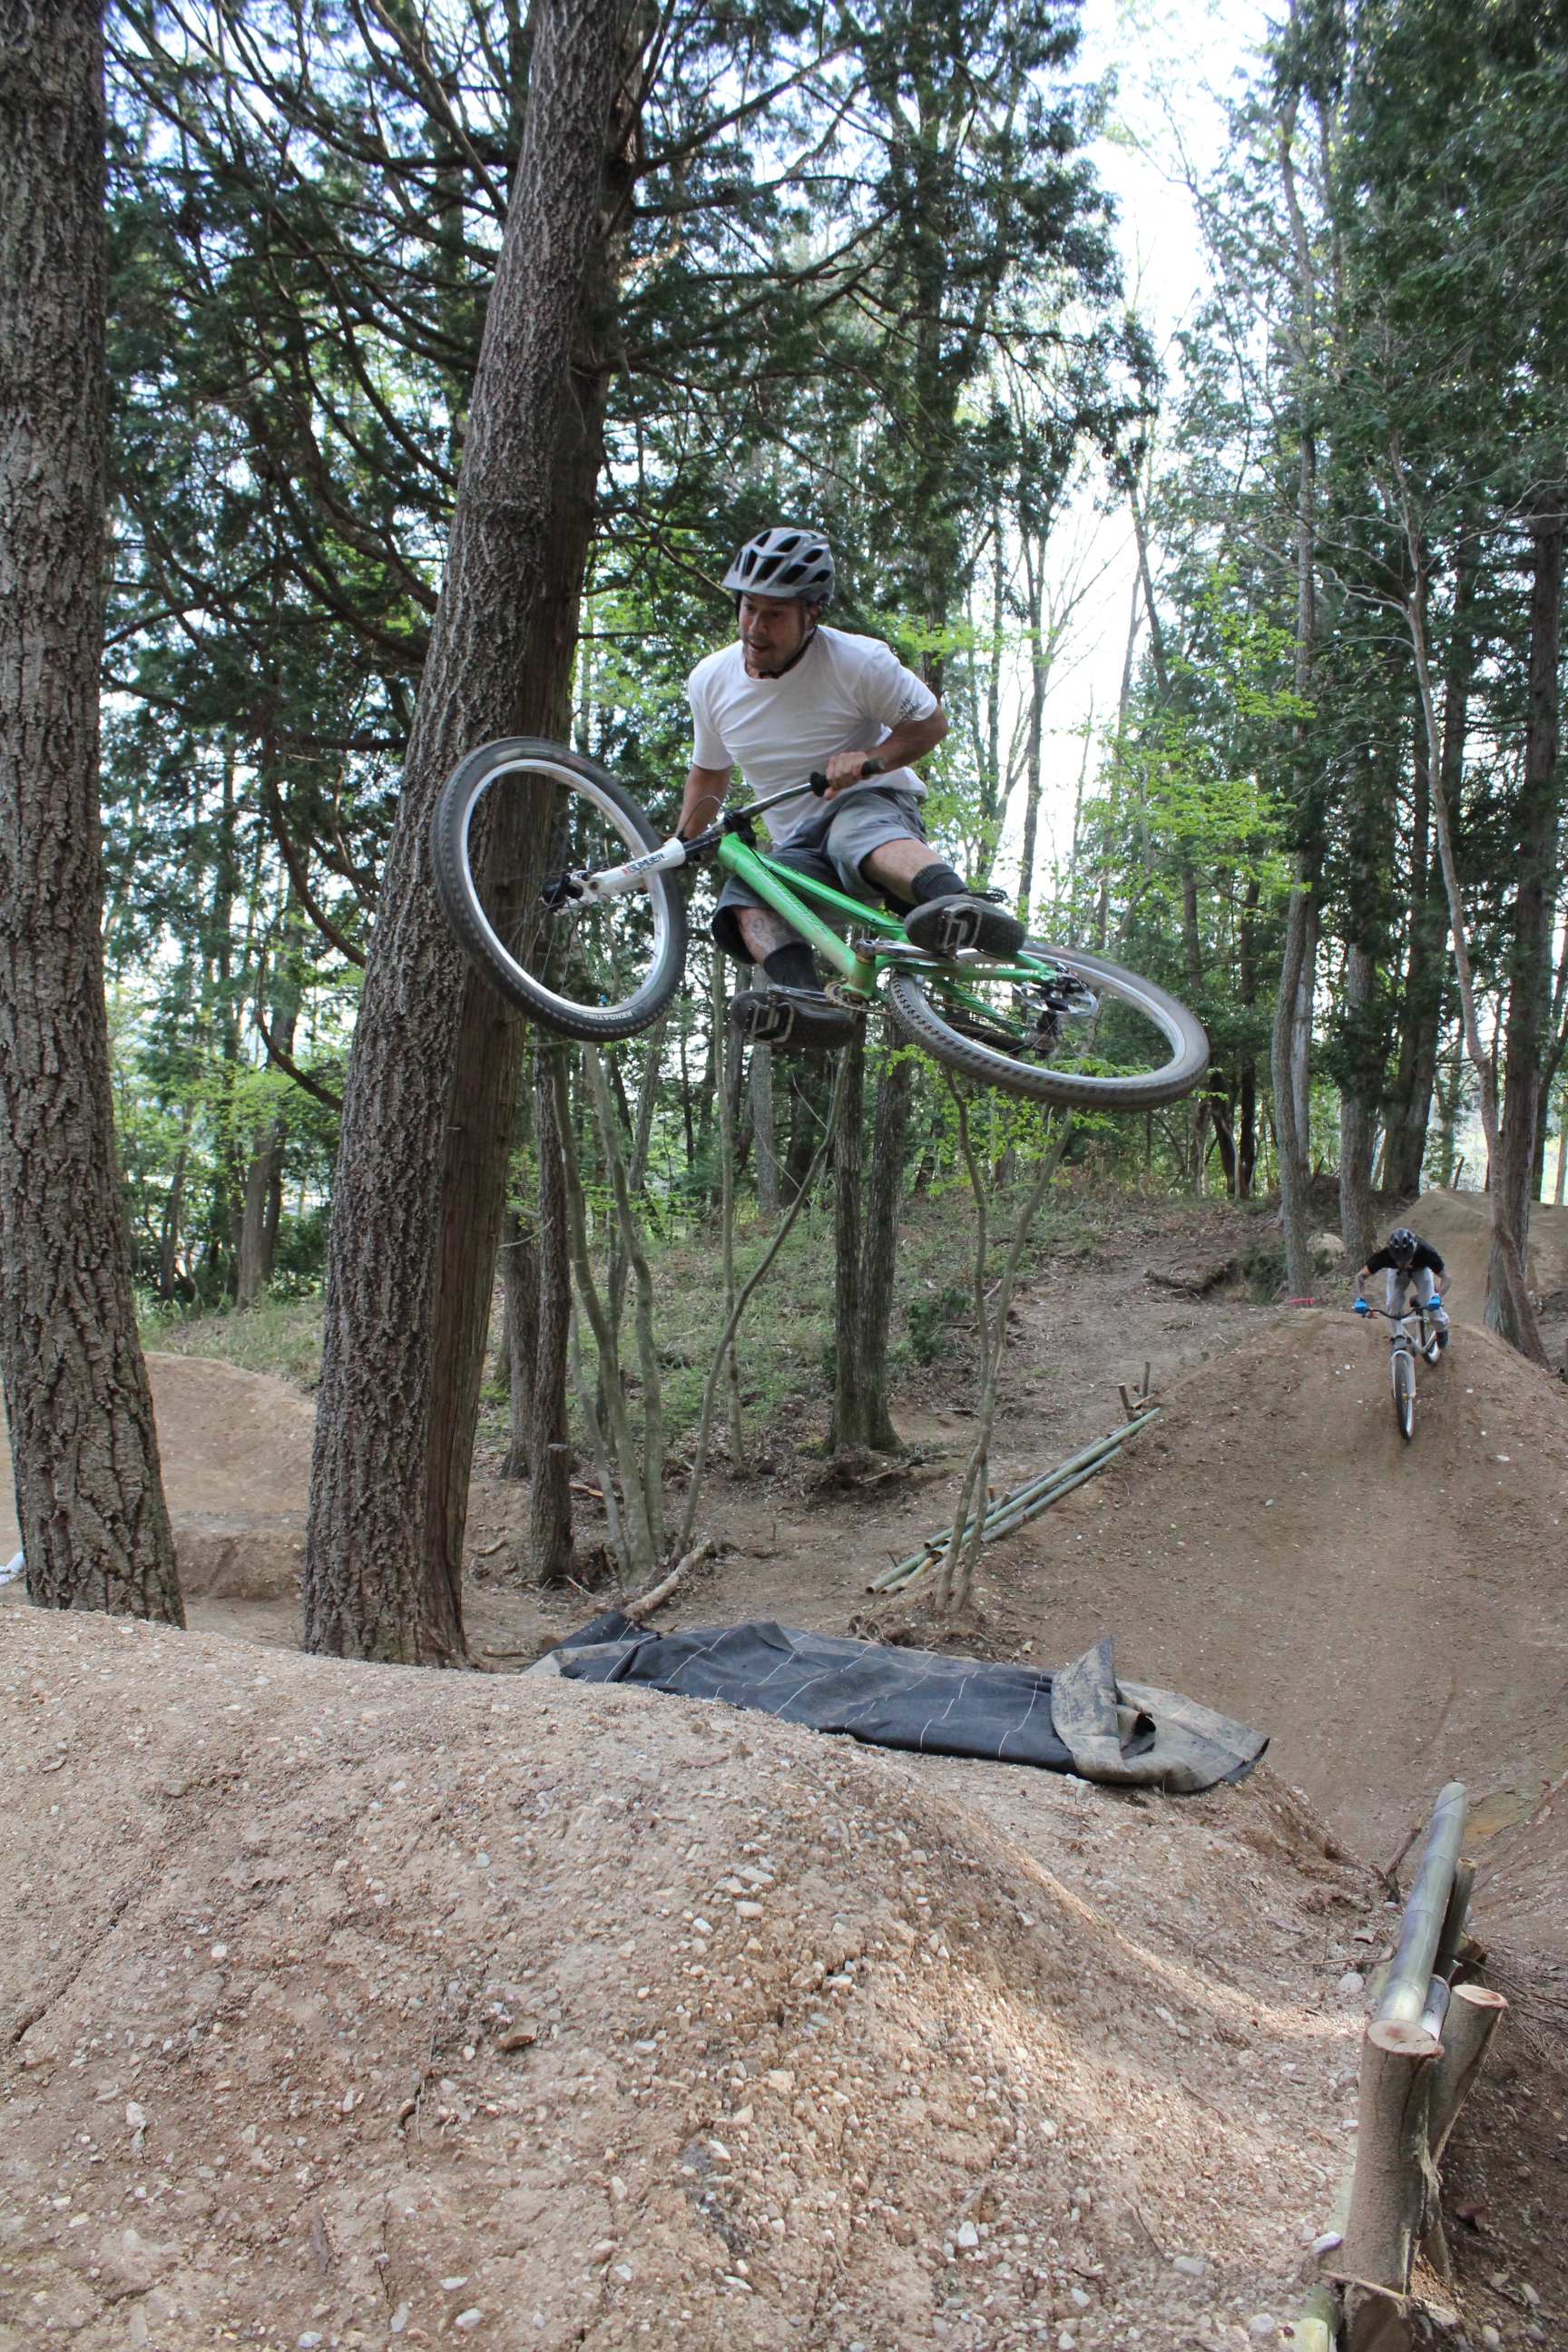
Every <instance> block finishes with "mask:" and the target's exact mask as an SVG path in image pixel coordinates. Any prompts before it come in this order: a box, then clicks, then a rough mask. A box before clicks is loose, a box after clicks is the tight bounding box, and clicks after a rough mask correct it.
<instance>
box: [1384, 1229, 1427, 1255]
mask: <svg viewBox="0 0 1568 2352" xmlns="http://www.w3.org/2000/svg"><path fill="white" fill-rule="evenodd" d="M1420 1246H1421V1243H1420V1238H1419V1236H1418V1235H1417V1234H1413V1233H1412V1232H1411V1230H1410V1228H1409V1226H1408V1225H1395V1226H1394V1231H1393V1232H1392V1233H1391V1234H1389V1236H1388V1239H1387V1240H1386V1241H1385V1242H1384V1249H1385V1250H1386V1251H1387V1252H1388V1255H1389V1256H1390V1257H1391V1258H1393V1260H1394V1264H1395V1265H1412V1264H1413V1263H1414V1262H1415V1253H1416V1251H1417V1250H1418V1249H1419V1248H1420Z"/></svg>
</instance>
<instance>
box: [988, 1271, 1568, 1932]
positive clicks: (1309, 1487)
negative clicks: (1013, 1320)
mask: <svg viewBox="0 0 1568 2352" xmlns="http://www.w3.org/2000/svg"><path fill="white" fill-rule="evenodd" d="M1386 1328H1387V1327H1386V1326H1380V1325H1378V1324H1376V1323H1371V1324H1366V1325H1363V1324H1362V1323H1360V1322H1358V1321H1357V1320H1356V1319H1355V1318H1353V1317H1352V1316H1351V1315H1349V1314H1345V1313H1328V1312H1323V1311H1319V1310H1306V1311H1303V1310H1300V1309H1296V1310H1293V1311H1287V1312H1284V1313H1281V1314H1280V1315H1279V1317H1278V1318H1273V1319H1272V1320H1271V1321H1270V1322H1269V1323H1268V1325H1267V1326H1266V1327H1265V1328H1263V1329H1262V1330H1261V1331H1259V1332H1258V1333H1256V1334H1255V1335H1253V1336H1251V1337H1249V1338H1247V1339H1245V1340H1243V1341H1242V1342H1241V1343H1240V1344H1239V1345H1238V1346H1237V1347H1236V1348H1234V1349H1230V1350H1229V1351H1228V1352H1227V1353H1226V1354H1225V1355H1223V1356H1220V1357H1217V1358H1215V1360H1212V1361H1210V1362H1209V1363H1206V1364H1204V1365H1202V1366H1201V1367H1199V1368H1198V1369H1197V1370H1195V1371H1194V1372H1192V1373H1190V1374H1188V1376H1187V1377H1186V1378H1185V1379H1184V1381H1181V1382H1180V1383H1179V1384H1178V1386H1177V1387H1176V1388H1175V1390H1174V1391H1173V1393H1172V1396H1171V1398H1170V1401H1169V1403H1168V1406H1167V1408H1166V1411H1165V1412H1163V1415H1162V1416H1161V1418H1160V1420H1159V1421H1158V1422H1157V1423H1155V1424H1154V1425H1153V1426H1152V1428H1151V1429H1150V1430H1149V1431H1148V1433H1146V1434H1145V1435H1144V1436H1143V1437H1142V1438H1141V1439H1140V1440H1139V1441H1138V1443H1137V1444H1136V1445H1135V1446H1131V1447H1129V1448H1128V1450H1127V1451H1126V1452H1125V1453H1124V1454H1122V1455H1121V1457H1120V1461H1119V1464H1118V1466H1117V1467H1116V1468H1115V1469H1114V1470H1113V1471H1111V1472H1109V1473H1108V1474H1107V1475H1105V1476H1104V1477H1102V1478H1100V1479H1099V1480H1097V1481H1096V1482H1095V1483H1094V1484H1093V1485H1091V1486H1086V1487H1084V1488H1083V1489H1081V1490H1080V1492H1079V1495H1078V1496H1074V1497H1072V1498H1070V1500H1069V1502H1068V1503H1067V1504H1065V1505H1063V1506H1062V1507H1059V1508H1058V1509H1057V1510H1055V1511H1051V1512H1048V1513H1047V1515H1046V1517H1044V1518H1042V1519H1039V1520H1037V1522H1036V1523H1035V1525H1034V1526H1033V1527H1032V1528H1030V1529H1028V1530H1027V1531H1026V1534H1025V1535H1024V1536H1022V1537H1020V1538H1016V1539H1015V1550H1014V1561H1015V1572H1016V1573H1017V1574H1018V1576H1019V1580H1020V1581H1021V1580H1023V1579H1024V1577H1025V1576H1026V1577H1027V1578H1028V1580H1031V1581H1032V1582H1034V1583H1036V1584H1037V1583H1039V1581H1040V1580H1041V1567H1040V1564H1041V1563H1043V1564H1044V1568H1045V1582H1046V1585H1047V1591H1048V1592H1052V1594H1053V1598H1052V1599H1051V1600H1050V1601H1049V1603H1048V1611H1047V1613H1048V1625H1049V1632H1048V1641H1049V1647H1050V1649H1051V1650H1052V1652H1053V1653H1057V1654H1061V1655H1063V1656H1071V1655H1074V1654H1076V1652H1077V1651H1078V1650H1079V1649H1081V1648H1083V1647H1085V1646H1086V1645H1087V1643H1089V1641H1091V1640H1093V1639H1094V1638H1095V1636H1096V1635H1097V1634H1099V1633H1101V1632H1103V1631H1105V1630H1107V1629H1108V1628H1113V1629H1114V1631H1115V1634H1116V1647H1117V1660H1118V1665H1119V1670H1120V1671H1121V1672H1122V1673H1124V1674H1126V1675H1132V1676H1137V1677H1140V1678H1143V1679H1147V1680H1149V1681H1152V1682H1157V1683H1163V1684H1167V1685H1171V1686H1172V1687H1174V1688H1176V1689H1180V1690H1185V1691H1191V1692H1192V1693H1194V1696H1198V1697H1201V1698H1202V1699H1203V1700H1204V1701H1205V1703H1207V1704H1208V1705H1210V1706H1218V1707H1222V1708H1224V1709H1225V1710H1226V1712H1227V1713H1229V1714H1234V1715H1236V1716H1238V1717H1241V1718H1242V1719H1243V1720H1245V1721H1247V1722H1250V1723H1257V1724H1259V1725H1261V1726H1263V1727H1265V1728H1266V1729H1267V1730H1268V1733H1269V1734H1270V1738H1271V1741H1272V1745H1271V1747H1270V1749H1269V1761H1270V1763H1271V1764H1272V1765H1273V1766H1274V1767H1275V1769H1277V1770H1278V1771H1279V1773H1280V1774H1281V1776H1282V1777H1283V1778H1284V1779H1286V1780H1291V1781H1298V1782H1300V1784H1301V1785H1302V1786H1304V1787H1305V1788H1306V1790H1308V1791H1309V1793H1310V1796H1311V1799H1312V1801H1313V1802H1314V1803H1315V1804H1318V1805H1320V1806H1321V1808H1322V1809H1323V1811H1325V1812H1326V1813H1327V1814H1328V1816H1329V1817H1330V1819H1331V1821H1332V1822H1334V1824H1335V1826H1336V1828H1338V1829H1339V1830H1340V1831H1341V1832H1342V1835H1343V1836H1344V1837H1345V1839H1346V1841H1347V1843H1350V1844H1351V1845H1352V1846H1353V1847H1354V1848H1355V1849H1356V1850H1357V1851H1358V1852H1361V1853H1370V1854H1373V1855H1376V1856H1383V1855H1386V1854H1389V1853H1393V1852H1394V1849H1395V1847H1396V1846H1397V1845H1398V1843H1400V1840H1401V1839H1402V1837H1403V1836H1404V1834H1405V1831H1406V1830H1407V1829H1408V1827H1409V1826H1410V1824H1411V1823H1412V1822H1414V1821H1415V1819H1416V1818H1417V1816H1424V1814H1425V1811H1426V1808H1427V1807H1428V1806H1429V1805H1430V1803H1431V1800H1432V1797H1433V1795H1434V1793H1435V1792H1436V1790H1437V1789H1438V1788H1439V1787H1440V1786H1441V1784H1442V1783H1443V1782H1444V1781H1445V1780H1464V1781H1466V1782H1468V1785H1469V1788H1470V1790H1471V1799H1472V1806H1473V1808H1474V1815H1473V1821H1474V1832H1475V1833H1477V1834H1479V1835H1481V1836H1484V1835H1485V1833H1486V1832H1487V1830H1488V1829H1489V1828H1493V1829H1495V1828H1497V1827H1499V1826H1500V1825H1501V1824H1502V1823H1503V1822H1505V1821H1506V1820H1510V1819H1513V1818H1517V1817H1518V1816H1519V1815H1521V1814H1522V1813H1523V1812H1525V1811H1528V1810H1529V1808H1530V1806H1531V1803H1532V1802H1534V1801H1538V1800H1539V1798H1540V1796H1541V1794H1542V1791H1543V1790H1545V1789H1546V1788H1547V1787H1548V1786H1549V1785H1550V1784H1551V1783H1552V1781H1553V1780H1556V1779H1557V1778H1558V1777H1559V1776H1560V1775H1561V1774H1562V1773H1563V1771H1564V1770H1565V1769H1568V1693H1565V1690H1564V1677H1563V1551H1564V1547H1565V1544H1568V1534H1565V1532H1564V1530H1565V1527H1568V1393H1565V1391H1564V1390H1563V1385H1562V1383H1561V1382H1559V1381H1553V1380H1552V1379H1550V1378H1549V1377H1548V1376H1547V1375H1546V1374H1544V1373H1542V1372H1539V1371H1537V1370H1535V1369H1534V1368H1533V1367H1532V1366H1531V1365H1530V1364H1528V1363H1526V1362H1525V1361H1524V1360H1523V1359H1522V1358H1521V1357H1520V1356H1518V1355H1517V1354H1515V1353H1514V1352H1513V1351H1512V1350H1511V1349H1509V1348H1507V1347H1505V1346H1504V1345H1503V1344H1502V1342H1501V1341H1500V1340H1498V1339H1493V1338H1491V1337H1490V1336H1489V1334H1487V1333H1486V1332H1484V1331H1479V1330H1477V1329H1475V1328H1466V1327H1462V1326H1458V1327H1456V1328H1455V1331H1454V1336H1453V1340H1452V1343H1451V1345H1450V1347H1449V1349H1448V1350H1447V1355H1446V1356H1445V1357H1444V1359H1443V1360H1441V1361H1440V1362H1439V1363H1438V1364H1437V1365H1436V1366H1434V1367H1431V1368H1428V1367H1427V1366H1426V1365H1425V1364H1423V1365H1422V1366H1421V1367H1420V1368H1419V1391H1418V1396H1417V1401H1416V1416H1415V1438H1414V1440H1413V1441H1412V1442H1411V1443H1409V1444H1406V1443H1405V1440H1404V1439H1403V1438H1402V1437H1401V1436H1400V1434H1399V1433H1398V1430H1397V1428H1396V1426H1395V1423H1394V1411H1393V1406H1392V1403H1391V1400H1390V1391H1389V1377H1388V1341H1387V1338H1386V1336H1385V1334H1386ZM1559 1929H1568V1920H1565V1921H1562V1922H1559ZM1554 1932H1556V1931H1554ZM1564 1942H1565V1944H1568V1935H1565V1937H1564Z"/></svg>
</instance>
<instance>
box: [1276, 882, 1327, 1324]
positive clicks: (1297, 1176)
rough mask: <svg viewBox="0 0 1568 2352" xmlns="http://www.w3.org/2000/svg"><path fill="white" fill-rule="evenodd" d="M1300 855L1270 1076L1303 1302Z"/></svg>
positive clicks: (1308, 934)
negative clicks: (1299, 1081)
mask: <svg viewBox="0 0 1568 2352" xmlns="http://www.w3.org/2000/svg"><path fill="white" fill-rule="evenodd" d="M1313 865H1315V861H1312V862H1311V863H1309V858H1308V856H1307V853H1306V852H1305V851H1302V852H1299V853H1298V856H1297V859H1296V873H1295V877H1294V880H1293V882H1292V884H1291V889H1290V903H1289V911H1288V913H1287V915H1286V918H1285V949H1284V953H1283V955H1282V956H1281V958H1280V962H1279V1002H1278V1003H1277V1005H1276V1007H1275V1012H1274V1035H1273V1040H1272V1048H1271V1053H1270V1074H1271V1076H1272V1079H1273V1087H1274V1142H1275V1150H1276V1151H1277V1153H1278V1156H1279V1207H1280V1213H1281V1215H1282V1218H1283V1222H1284V1226H1285V1279H1286V1283H1287V1285H1288V1286H1289V1290H1290V1293H1291V1295H1292V1297H1298V1298H1300V1297H1305V1296H1306V1295H1307V1294H1308V1292H1309V1291H1310V1288H1311V1283H1312V1255H1311V1249H1310V1237H1311V1236H1310V1226H1311V1213H1310V1201H1309V1198H1308V1178H1309V1176H1310V1172H1311V1171H1310V1168H1309V1166H1308V1161H1307V1151H1308V1145H1309V1143H1310V1134H1309V1132H1308V1131H1307V1130H1306V1129H1305V1126H1304V1123H1303V1122H1302V1121H1301V1120H1300V1118H1299V1117H1298V1108H1297V1078H1298V1069H1297V1062H1298V1055H1297V1050H1296V1046H1297V1033H1298V1027H1299V1024H1298V1019H1297V1006H1298V1002H1299V999H1300V996H1301V994H1302V992H1303V988H1304V987H1305V986H1308V985H1309V984H1310V983H1309V981H1308V975H1309V974H1310V971H1311V968H1312V962H1313V959H1314V956H1315V951H1316V944H1317V910H1316V908H1314V906H1313V904H1312V891H1313V887H1314V886H1315V878H1316V877H1315V874H1314V873H1313V871H1312V866H1313Z"/></svg>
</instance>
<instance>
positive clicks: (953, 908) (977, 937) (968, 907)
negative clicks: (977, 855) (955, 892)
mask: <svg viewBox="0 0 1568 2352" xmlns="http://www.w3.org/2000/svg"><path fill="white" fill-rule="evenodd" d="M904 933H905V936H906V938H907V939H908V940H909V942H910V946H911V947H915V948H925V949H927V950H929V952H930V953H931V954H932V955H941V956H950V955H956V954H957V953H958V950H960V948H978V949H979V950H980V952H981V954H982V955H988V956H1011V955H1016V954H1017V952H1018V950H1019V949H1020V948H1021V947H1022V946H1023V944H1024V941H1025V940H1026V939H1027V938H1028V936H1029V935H1028V932H1027V931H1026V929H1025V927H1024V925H1023V924H1022V923H1021V922H1020V921H1019V920H1018V918H1017V916H1016V915H1010V914H1009V913H1008V912H1007V909H1006V908H1005V907H994V906H992V904H991V903H990V901H989V900H988V899H985V898H970V897H968V895H967V894H966V895H965V896H964V897H963V898H928V899H927V900H926V903H925V905H924V906H923V907H917V908H915V910H914V912H913V914H912V915H906V916H905V918H904Z"/></svg>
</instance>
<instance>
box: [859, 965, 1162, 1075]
mask: <svg viewBox="0 0 1568 2352" xmlns="http://www.w3.org/2000/svg"><path fill="white" fill-rule="evenodd" d="M1025 952H1026V954H1027V955H1031V956H1039V957H1041V958H1042V959H1049V960H1050V961H1060V962H1061V963H1063V964H1065V965H1067V966H1068V967H1069V969H1070V970H1072V971H1076V972H1079V973H1081V974H1082V976H1083V978H1084V979H1085V980H1086V981H1088V982H1089V984H1090V986H1091V987H1098V988H1099V989H1100V991H1101V992H1105V993H1108V994H1110V995H1112V996H1117V997H1120V998H1121V1001H1122V1002H1123V1003H1127V1004H1131V1006H1132V1007H1133V1009H1134V1010H1135V1011H1137V1012H1139V1013H1143V1014H1144V1015H1145V1017H1146V1018H1147V1019H1148V1020H1150V1021H1152V1023H1153V1024H1154V1026H1155V1027H1156V1028H1157V1029H1159V1030H1161V1031H1162V1032H1163V1034H1164V1037H1165V1041H1166V1043H1167V1044H1168V1045H1170V1046H1171V1047H1172V1055H1171V1059H1170V1060H1169V1061H1168V1062H1166V1063H1165V1064H1164V1065H1163V1067H1161V1068H1160V1069H1158V1070H1140V1071H1134V1072H1130V1073H1128V1074H1127V1075H1125V1076H1103V1077H1101V1076H1095V1075H1094V1074H1093V1073H1091V1072H1089V1071H1079V1070H1060V1071H1058V1070H1053V1069H1052V1068H1051V1067H1050V1066H1049V1065H1048V1064H1037V1063H1033V1062H1026V1061H1021V1060H1018V1059H1016V1058H1015V1057H1014V1056H1013V1055H1008V1054H1006V1053H1003V1052H1000V1051H998V1050H997V1049H996V1048H994V1047H993V1046H990V1045H983V1044H980V1043H978V1042H977V1041H976V1040H975V1039H973V1038H971V1037H966V1036H965V1035H964V1034H963V1033H962V1031H960V1030H957V1029H954V1028H952V1027H950V1026H949V1024H948V1023H947V1022H946V1021H944V1020H943V1019H942V1014H941V1013H940V1012H939V1011H938V1010H937V1007H936V1005H935V1004H933V1003H932V1001H931V991H930V989H929V988H928V986H927V985H925V984H924V975H923V974H921V975H917V974H916V973H914V972H912V971H894V972H893V973H892V975H891V977H890V978H889V982H888V1002H889V1007H890V1008H891V1011H892V1014H893V1018H894V1020H895V1021H896V1022H897V1024H898V1025H899V1027H900V1029H901V1030H902V1031H903V1033H904V1034H905V1036H906V1037H908V1038H909V1039H910V1041H911V1042H912V1043H913V1044H915V1045H920V1046H922V1047H923V1048H924V1050H925V1051H926V1052H927V1053H928V1054H930V1055H933V1056H934V1058H935V1059H936V1060H937V1061H939V1062H943V1063H945V1064H946V1066H947V1067H948V1068H949V1069H951V1070H957V1071H959V1072H960V1073H961V1074H962V1075H963V1076H964V1077H968V1078H974V1079H976V1080H978V1081H979V1083H980V1084H981V1085H982V1086H987V1087H997V1088H999V1089H1000V1090H1001V1091H1002V1092H1003V1093H1005V1094H1014V1095H1023V1096H1026V1097H1028V1098H1029V1099H1030V1100H1031V1101H1034V1102H1051V1103H1067V1104H1071V1105H1075V1106H1079V1107H1081V1108H1095V1109H1102V1110H1153V1109H1156V1108H1158V1107H1159V1106H1160V1105H1161V1104H1162V1103H1168V1102H1176V1101H1178V1100H1179V1099H1180V1097H1182V1096H1183V1095H1188V1094H1191V1093H1192V1091H1193V1089H1194V1087H1197V1086H1201V1085H1202V1083H1203V1079H1204V1076H1205V1072H1206V1071H1207V1069H1208V1066H1209V1043H1208V1039H1207V1037H1206V1036H1205V1034H1204V1028H1203V1024H1202V1023H1201V1022H1200V1021H1199V1020H1198V1018H1197V1016H1196V1015H1195V1014H1194V1013H1190V1012H1189V1011H1188V1010H1187V1007H1186V1006H1185V1005H1184V1004H1182V1003H1178V1001H1177V1000H1176V998H1175V997H1173V996H1172V995H1170V994H1169V993H1168V992H1167V991H1166V990H1164V989H1163V988H1161V987H1159V986H1157V985H1156V983H1155V982H1153V981H1152V980H1144V979H1142V978H1141V976H1140V975H1139V974H1138V973H1137V972H1135V971H1127V970H1126V969H1125V968H1124V967H1123V966H1122V965H1121V964H1117V963H1111V962H1110V961H1109V959H1108V958H1107V957H1105V956H1100V955H1089V954H1088V953H1086V952H1085V951H1084V950H1081V949H1079V948H1063V947H1054V946H1050V945H1046V944H1042V943H1041V942H1040V941H1038V940H1030V941H1029V942H1028V945H1027V947H1026V950H1025ZM937 992H938V993H939V994H940V987H939V989H938V991H937Z"/></svg>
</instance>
